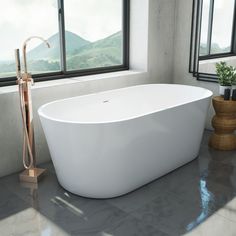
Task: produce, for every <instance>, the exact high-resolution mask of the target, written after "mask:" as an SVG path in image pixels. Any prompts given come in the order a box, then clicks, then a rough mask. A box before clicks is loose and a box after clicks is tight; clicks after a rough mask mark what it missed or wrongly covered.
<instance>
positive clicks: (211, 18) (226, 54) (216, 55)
mask: <svg viewBox="0 0 236 236" xmlns="http://www.w3.org/2000/svg"><path fill="white" fill-rule="evenodd" d="M214 7H215V0H210V10H209V22H208V36H207V55H203V56H199V60H200V61H201V60H209V59H215V58H221V57H230V56H234V55H236V51H235V50H234V49H235V48H236V41H235V40H236V39H235V34H236V29H235V19H236V15H235V13H236V1H235V0H234V12H233V24H232V31H231V32H232V36H231V45H230V51H229V52H224V53H211V46H212V32H213V21H214Z"/></svg>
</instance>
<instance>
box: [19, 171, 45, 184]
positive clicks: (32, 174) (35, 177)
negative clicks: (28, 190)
mask: <svg viewBox="0 0 236 236" xmlns="http://www.w3.org/2000/svg"><path fill="white" fill-rule="evenodd" d="M45 172H46V169H40V168H32V169H29V170H25V171H23V172H22V173H20V175H19V177H20V181H21V182H28V183H38V182H39V180H40V179H41V178H42V177H43V175H44V174H45Z"/></svg>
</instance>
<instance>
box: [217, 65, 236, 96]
mask: <svg viewBox="0 0 236 236" xmlns="http://www.w3.org/2000/svg"><path fill="white" fill-rule="evenodd" d="M216 74H217V76H218V80H219V84H220V88H219V92H220V95H224V93H225V89H230V90H231V87H232V82H233V81H234V80H235V81H234V82H235V83H236V77H235V76H236V75H235V68H234V67H233V66H228V65H227V63H226V62H224V61H221V62H219V63H216Z"/></svg>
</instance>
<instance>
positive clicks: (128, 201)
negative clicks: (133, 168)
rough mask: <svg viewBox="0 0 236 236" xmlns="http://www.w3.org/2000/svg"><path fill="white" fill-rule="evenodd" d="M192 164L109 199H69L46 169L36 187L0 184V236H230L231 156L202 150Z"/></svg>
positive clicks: (235, 160) (235, 215)
mask: <svg viewBox="0 0 236 236" xmlns="http://www.w3.org/2000/svg"><path fill="white" fill-rule="evenodd" d="M210 134H211V133H210V132H207V131H206V132H205V134H204V137H203V141H202V145H201V150H200V155H199V157H198V158H197V159H196V160H194V161H193V162H191V163H189V164H187V165H185V166H183V167H181V168H179V169H177V170H175V171H174V172H172V173H170V174H168V175H166V176H164V177H162V178H160V179H158V180H156V181H154V182H152V183H150V184H148V185H146V186H144V187H142V188H140V189H138V190H136V191H134V192H132V193H130V194H128V195H125V196H122V197H119V198H115V199H108V200H93V199H86V198H82V197H78V196H75V195H73V194H71V193H69V192H67V191H66V190H64V189H63V188H61V187H60V185H59V184H58V182H57V178H56V175H55V171H54V168H53V165H52V163H46V164H44V165H43V166H44V167H46V168H47V169H48V173H47V175H46V176H45V177H44V179H43V180H42V181H41V182H40V184H39V186H32V185H22V184H20V183H19V181H18V174H15V175H11V176H7V177H4V178H1V179H0V193H1V194H0V236H68V235H78V236H80V235H81V236H88V235H89V236H90V235H95V236H138V235H140V236H146V235H147V236H152V235H154V236H158V235H161V236H162V235H163V236H164V235H166V236H171V235H174V236H178V235H186V236H198V235H200V236H218V235H219V236H222V235H224V236H230V235H232V236H235V235H236V152H235V151H234V152H219V151H215V150H212V149H209V148H208V146H207V142H208V138H209V135H210Z"/></svg>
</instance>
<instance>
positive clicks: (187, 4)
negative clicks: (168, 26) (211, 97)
mask: <svg viewBox="0 0 236 236" xmlns="http://www.w3.org/2000/svg"><path fill="white" fill-rule="evenodd" d="M191 20H192V0H176V9H175V40H174V44H175V49H174V65H173V75H174V76H173V78H174V83H177V84H186V85H195V86H199V87H203V88H207V89H210V90H211V91H212V92H214V94H215V95H218V84H216V83H210V82H200V81H197V80H196V78H194V77H193V76H192V74H190V73H188V67H189V53H190V34H191ZM213 114H214V111H213V108H212V106H211V108H210V111H209V113H208V118H207V122H206V127H207V128H208V129H212V127H211V119H212V116H213Z"/></svg>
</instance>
